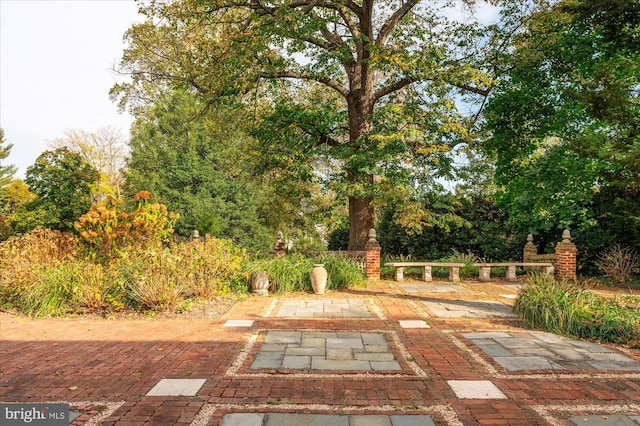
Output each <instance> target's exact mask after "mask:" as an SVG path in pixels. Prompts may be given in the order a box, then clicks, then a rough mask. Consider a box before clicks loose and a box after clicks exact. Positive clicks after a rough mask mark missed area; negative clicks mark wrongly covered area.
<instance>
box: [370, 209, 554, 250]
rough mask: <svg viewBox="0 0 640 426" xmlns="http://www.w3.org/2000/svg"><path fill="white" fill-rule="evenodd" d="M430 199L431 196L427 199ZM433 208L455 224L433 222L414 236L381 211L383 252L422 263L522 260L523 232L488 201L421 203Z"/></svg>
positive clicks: (389, 214) (392, 216) (379, 230)
mask: <svg viewBox="0 0 640 426" xmlns="http://www.w3.org/2000/svg"><path fill="white" fill-rule="evenodd" d="M433 198H435V196H431V198H430V199H433ZM439 206H441V207H439ZM436 208H440V209H442V212H443V213H446V215H448V216H451V217H454V216H455V217H456V218H457V219H456V221H454V222H452V223H451V224H450V225H449V226H448V227H445V226H443V225H441V224H439V223H438V222H434V223H432V224H431V226H425V228H424V229H425V230H424V231H423V232H422V233H421V234H418V235H416V234H415V232H412V230H411V229H409V230H407V229H405V228H404V227H403V226H401V225H400V224H399V223H398V221H397V220H396V219H395V217H396V216H397V215H398V214H399V212H393V211H390V210H386V211H384V212H383V217H382V219H381V221H380V223H379V224H378V227H377V231H378V241H379V242H380V245H381V246H382V250H383V253H385V254H388V255H390V256H392V257H397V256H401V255H404V256H407V255H408V256H411V257H412V258H414V259H417V260H424V261H428V260H431V261H435V260H437V259H446V258H449V257H451V256H453V255H454V254H455V252H457V253H467V254H470V255H475V256H477V257H478V258H483V259H487V260H494V261H501V260H503V261H504V260H510V259H520V258H521V257H522V247H523V245H524V243H525V242H526V232H523V231H522V230H520V229H518V228H517V227H515V226H513V225H512V224H509V223H508V219H507V214H506V212H505V210H504V209H502V208H500V206H498V205H497V204H496V203H495V202H494V201H492V200H491V199H489V198H483V197H474V198H453V197H451V196H444V197H440V198H439V199H438V202H432V201H429V202H427V203H425V209H434V210H435V209H436ZM439 213H440V211H439V210H435V212H434V213H432V214H433V215H439V216H440V217H446V215H442V214H439ZM405 220H406V218H405ZM459 225H462V226H459ZM556 238H557V237H556Z"/></svg>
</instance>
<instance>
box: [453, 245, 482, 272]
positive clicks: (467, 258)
mask: <svg viewBox="0 0 640 426" xmlns="http://www.w3.org/2000/svg"><path fill="white" fill-rule="evenodd" d="M443 261H444V262H448V263H464V267H462V268H460V277H462V278H471V277H477V276H478V267H477V266H473V264H474V263H480V262H482V259H480V258H479V257H478V256H476V255H475V254H473V253H471V252H467V253H462V252H459V251H458V250H455V249H454V250H453V254H451V255H450V256H448V257H446V258H444V259H443ZM448 271H449V269H448V268H446V271H445V274H447V273H448Z"/></svg>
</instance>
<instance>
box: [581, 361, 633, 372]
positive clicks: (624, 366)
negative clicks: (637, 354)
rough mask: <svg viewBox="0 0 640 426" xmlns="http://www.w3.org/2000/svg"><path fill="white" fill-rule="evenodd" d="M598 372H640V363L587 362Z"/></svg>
mask: <svg viewBox="0 0 640 426" xmlns="http://www.w3.org/2000/svg"><path fill="white" fill-rule="evenodd" d="M587 364H589V365H591V366H592V367H593V368H594V369H596V370H612V371H635V372H640V363H638V362H634V361H630V362H620V361H587Z"/></svg>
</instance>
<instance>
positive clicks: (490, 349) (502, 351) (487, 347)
mask: <svg viewBox="0 0 640 426" xmlns="http://www.w3.org/2000/svg"><path fill="white" fill-rule="evenodd" d="M476 346H477V347H478V348H480V349H482V351H483V352H484V353H486V354H487V355H489V356H490V357H498V356H500V357H505V356H513V352H511V351H510V350H509V349H507V348H505V347H504V346H502V345H498V344H497V343H493V344H479V343H476Z"/></svg>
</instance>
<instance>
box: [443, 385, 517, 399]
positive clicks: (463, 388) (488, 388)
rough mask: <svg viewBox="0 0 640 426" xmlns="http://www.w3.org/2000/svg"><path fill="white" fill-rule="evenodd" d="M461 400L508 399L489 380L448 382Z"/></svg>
mask: <svg viewBox="0 0 640 426" xmlns="http://www.w3.org/2000/svg"><path fill="white" fill-rule="evenodd" d="M447 383H448V384H449V386H450V387H451V389H452V390H453V392H454V393H455V394H456V396H457V397H458V398H460V399H507V397H506V395H505V394H503V393H502V392H501V391H500V389H498V388H497V387H496V385H494V384H493V383H492V382H491V381H489V380H447Z"/></svg>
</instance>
